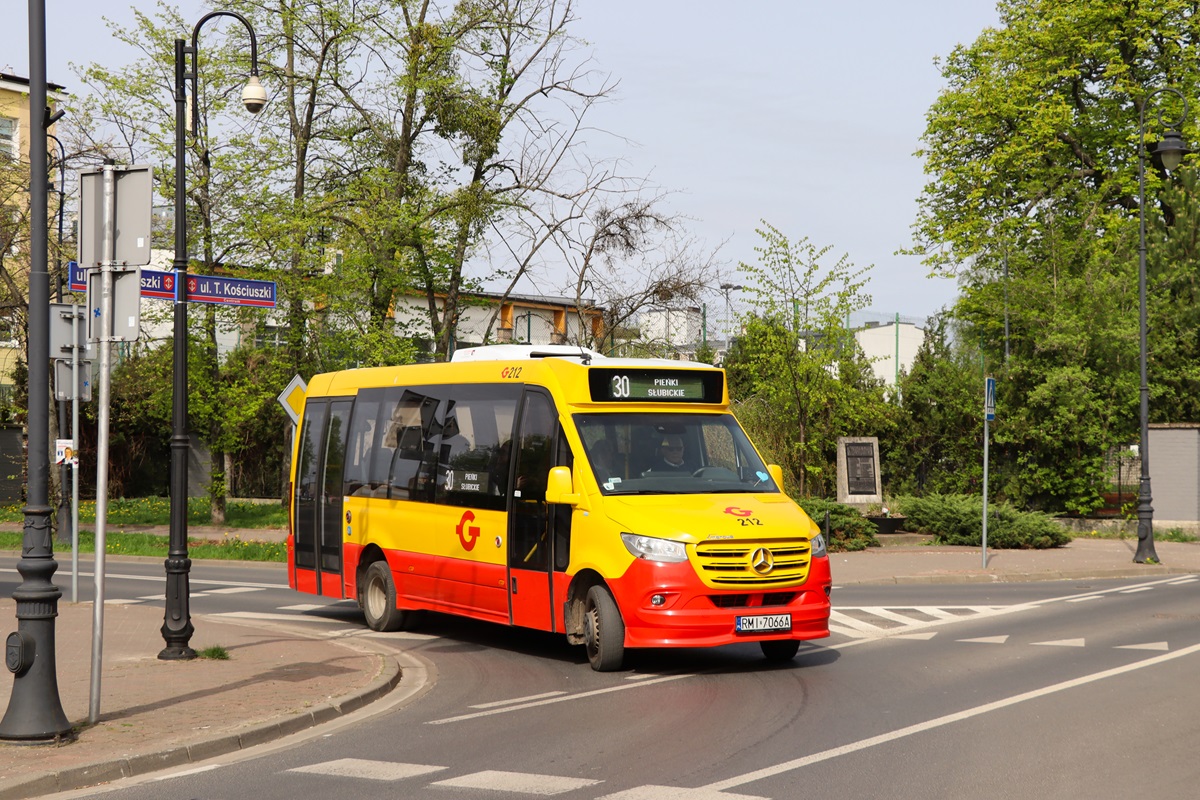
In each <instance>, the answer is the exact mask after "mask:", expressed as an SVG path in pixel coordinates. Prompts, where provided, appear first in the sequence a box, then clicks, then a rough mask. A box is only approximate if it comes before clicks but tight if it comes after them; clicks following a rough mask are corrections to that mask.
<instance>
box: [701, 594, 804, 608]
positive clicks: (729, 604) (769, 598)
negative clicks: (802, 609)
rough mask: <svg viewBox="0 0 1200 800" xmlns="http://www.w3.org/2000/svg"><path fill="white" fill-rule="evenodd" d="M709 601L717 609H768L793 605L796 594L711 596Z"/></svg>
mask: <svg viewBox="0 0 1200 800" xmlns="http://www.w3.org/2000/svg"><path fill="white" fill-rule="evenodd" d="M708 599H709V600H710V601H712V604H713V605H714V606H716V607H717V608H767V607H770V606H786V605H791V603H792V601H793V600H795V599H796V593H795V592H767V593H765V594H710V595H709V596H708Z"/></svg>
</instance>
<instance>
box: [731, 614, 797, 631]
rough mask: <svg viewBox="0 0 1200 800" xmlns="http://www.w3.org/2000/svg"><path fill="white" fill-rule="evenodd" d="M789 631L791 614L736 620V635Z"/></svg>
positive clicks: (764, 615)
mask: <svg viewBox="0 0 1200 800" xmlns="http://www.w3.org/2000/svg"><path fill="white" fill-rule="evenodd" d="M791 629H792V615H791V614H761V615H758V616H753V617H738V618H737V632H738V633H770V632H772V631H790V630H791Z"/></svg>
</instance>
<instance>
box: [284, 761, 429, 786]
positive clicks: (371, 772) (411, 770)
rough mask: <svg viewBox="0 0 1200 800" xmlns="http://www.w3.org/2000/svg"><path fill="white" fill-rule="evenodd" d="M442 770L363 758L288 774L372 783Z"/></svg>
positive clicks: (312, 765) (427, 766)
mask: <svg viewBox="0 0 1200 800" xmlns="http://www.w3.org/2000/svg"><path fill="white" fill-rule="evenodd" d="M444 769H446V768H445V767H435V766H431V765H429V764H401V763H393V762H391V761H368V760H367V759H364V758H339V759H337V760H336V761H324V762H322V763H320V764H309V765H308V766H306V767H296V768H294V769H289V770H288V772H307V773H311V774H314V775H333V776H336V777H339V778H365V779H367V780H372V781H398V780H402V779H404V778H415V777H417V776H419V775H428V774H429V773H431V772H441V771H442V770H444Z"/></svg>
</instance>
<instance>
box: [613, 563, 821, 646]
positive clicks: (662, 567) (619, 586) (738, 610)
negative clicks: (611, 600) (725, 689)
mask: <svg viewBox="0 0 1200 800" xmlns="http://www.w3.org/2000/svg"><path fill="white" fill-rule="evenodd" d="M830 585H831V581H830V574H829V558H828V557H823V558H814V559H813V560H812V564H811V565H810V567H809V571H808V578H807V580H805V581H804V583H802V584H799V585H796V586H791V587H785V588H771V589H765V590H758V591H753V590H746V589H743V590H740V591H725V590H720V589H711V588H709V587H708V586H706V585H704V583H703V582H702V581H701V580H700V578H699V577H698V576H697V575H696V572H695V569H694V568H693V566H692V565H691V563H690V562H682V563H678V564H663V563H660V562H654V561H646V560H642V559H637V560H635V561H634V562H633V564H632V565H631V566H630V568H629V569H628V570H627V571H626V573H625V574H624V575H622V576H621V577H620V578H618V579H616V580H613V581H610V583H609V587H610V588H611V589H612V592H613V595H614V596H615V598H616V601H617V605H618V607H619V608H620V609H621V615H622V617H623V619H624V622H625V646H626V647H713V646H717V645H724V644H733V643H735V642H758V641H763V640H767V639H820V638H823V637H826V636H828V635H829V610H830V603H829V589H830ZM655 595H660V596H662V597H663V598H664V602H663V603H662V605H659V606H656V605H654V604H653V603H652V602H651V598H652V597H654V596H655ZM750 614H791V615H792V629H791V631H790V632H787V631H779V632H773V633H738V632H736V630H735V625H736V622H735V621H736V619H737V617H739V616H746V615H750Z"/></svg>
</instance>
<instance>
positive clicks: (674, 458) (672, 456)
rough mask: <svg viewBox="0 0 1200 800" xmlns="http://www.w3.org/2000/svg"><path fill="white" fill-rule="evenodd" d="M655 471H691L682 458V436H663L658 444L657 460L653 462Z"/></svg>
mask: <svg viewBox="0 0 1200 800" xmlns="http://www.w3.org/2000/svg"><path fill="white" fill-rule="evenodd" d="M654 470H655V471H656V472H691V470H689V469H688V467H687V464H685V463H684V460H683V437H682V436H677V435H674V434H672V435H669V436H664V437H663V439H662V442H661V443H660V444H659V446H658V460H657V461H655V462H654Z"/></svg>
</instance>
